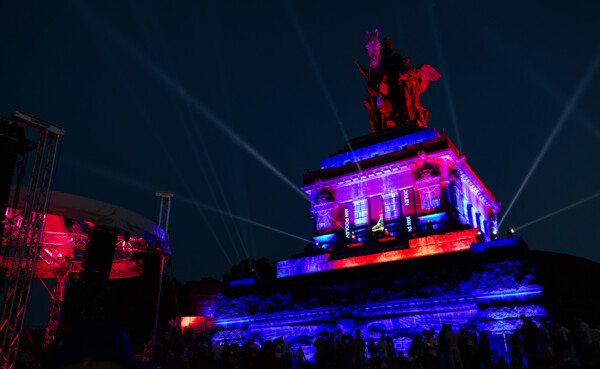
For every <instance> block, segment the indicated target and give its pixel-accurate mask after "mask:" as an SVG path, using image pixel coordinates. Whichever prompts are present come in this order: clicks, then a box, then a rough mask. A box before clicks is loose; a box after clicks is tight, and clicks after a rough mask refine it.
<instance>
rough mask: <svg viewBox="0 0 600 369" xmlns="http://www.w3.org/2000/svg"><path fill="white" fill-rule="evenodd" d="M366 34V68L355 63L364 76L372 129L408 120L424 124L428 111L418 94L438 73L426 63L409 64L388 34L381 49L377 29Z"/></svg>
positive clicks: (376, 130) (383, 127)
mask: <svg viewBox="0 0 600 369" xmlns="http://www.w3.org/2000/svg"><path fill="white" fill-rule="evenodd" d="M366 37H367V44H366V48H367V52H368V54H369V68H368V69H367V68H364V67H363V66H361V65H360V64H359V63H358V62H357V61H355V62H356V65H357V66H358V68H359V70H360V72H361V73H362V74H363V75H364V76H365V77H366V78H367V87H366V91H367V97H366V98H365V105H366V107H367V109H368V110H369V121H370V122H371V129H372V130H373V132H378V131H381V130H383V129H385V128H390V127H394V126H396V125H398V124H403V123H410V122H415V123H416V124H418V125H419V126H422V127H427V121H428V120H429V116H430V113H429V111H427V109H425V108H423V107H422V106H421V103H420V101H419V95H420V94H421V93H422V92H423V91H425V90H426V89H427V86H428V85H429V82H430V81H437V80H438V79H439V78H440V77H441V75H440V74H439V73H438V72H437V71H436V70H435V69H433V67H431V66H430V65H428V64H423V65H421V66H420V67H419V68H414V67H412V66H411V65H410V60H409V59H408V58H404V57H402V55H401V54H399V53H394V47H393V45H392V40H390V38H389V37H386V38H385V40H384V41H383V52H381V50H380V43H379V31H378V30H377V29H376V30H375V31H374V32H373V33H369V32H367V33H366Z"/></svg>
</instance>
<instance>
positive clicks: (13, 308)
mask: <svg viewBox="0 0 600 369" xmlns="http://www.w3.org/2000/svg"><path fill="white" fill-rule="evenodd" d="M11 120H12V121H13V122H16V123H19V124H22V125H26V126H29V127H32V128H34V129H36V130H37V131H38V142H37V148H36V151H35V155H34V159H33V164H32V168H31V172H30V175H29V185H28V187H27V194H26V197H25V203H24V205H23V211H22V213H21V214H22V223H21V225H20V227H19V232H18V234H17V237H16V239H15V240H14V242H10V243H7V244H4V245H3V247H6V248H10V249H11V250H7V254H9V255H11V256H12V266H11V267H10V268H8V271H7V274H8V276H7V281H6V289H5V297H4V301H3V306H2V315H1V317H0V324H1V325H0V339H1V341H2V342H1V343H2V346H1V348H0V355H1V359H2V367H3V368H12V367H13V366H14V364H15V361H16V359H17V353H18V350H19V343H20V338H21V333H22V331H23V324H24V322H25V315H26V313H27V305H28V303H29V296H30V294H31V284H32V282H33V279H34V274H35V267H36V263H37V260H38V255H39V247H40V239H41V235H42V231H43V229H44V220H45V215H46V211H47V209H48V204H49V201H50V196H51V194H52V184H53V179H54V172H55V168H56V162H57V158H58V155H59V152H60V147H61V142H62V137H63V136H64V129H62V128H60V127H57V126H55V125H53V124H50V123H48V122H45V121H43V120H40V119H37V118H35V117H32V116H30V115H27V114H24V113H22V112H20V111H15V112H13V114H12V116H11Z"/></svg>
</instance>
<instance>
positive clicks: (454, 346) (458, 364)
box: [445, 324, 464, 369]
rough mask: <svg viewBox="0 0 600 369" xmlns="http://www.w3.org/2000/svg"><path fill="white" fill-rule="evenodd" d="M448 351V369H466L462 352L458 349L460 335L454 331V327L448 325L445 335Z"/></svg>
mask: <svg viewBox="0 0 600 369" xmlns="http://www.w3.org/2000/svg"><path fill="white" fill-rule="evenodd" d="M445 341H446V350H447V352H448V368H449V369H464V367H463V364H462V360H461V359H460V350H459V349H458V334H456V332H454V331H453V330H452V325H450V324H447V331H446V335H445Z"/></svg>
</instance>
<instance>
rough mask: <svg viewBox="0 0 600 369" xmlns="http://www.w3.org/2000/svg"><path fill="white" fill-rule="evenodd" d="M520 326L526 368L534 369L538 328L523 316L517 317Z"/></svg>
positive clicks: (536, 355)
mask: <svg viewBox="0 0 600 369" xmlns="http://www.w3.org/2000/svg"><path fill="white" fill-rule="evenodd" d="M519 318H520V319H521V321H522V322H523V324H521V335H522V336H523V351H524V352H525V358H526V359H527V367H528V368H529V369H533V368H535V364H536V363H535V362H536V359H537V357H538V331H539V329H538V326H537V325H536V324H535V323H534V322H532V321H531V320H529V319H528V318H527V317H526V316H525V315H524V314H521V316H520V317H519Z"/></svg>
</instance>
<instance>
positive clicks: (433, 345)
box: [423, 329, 439, 368]
mask: <svg viewBox="0 0 600 369" xmlns="http://www.w3.org/2000/svg"><path fill="white" fill-rule="evenodd" d="M423 336H424V338H423V345H424V346H425V351H424V352H423V365H424V366H425V367H426V368H436V367H437V365H438V362H439V360H438V344H437V340H436V339H435V337H434V336H433V333H432V332H431V331H428V330H426V329H424V330H423Z"/></svg>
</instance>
